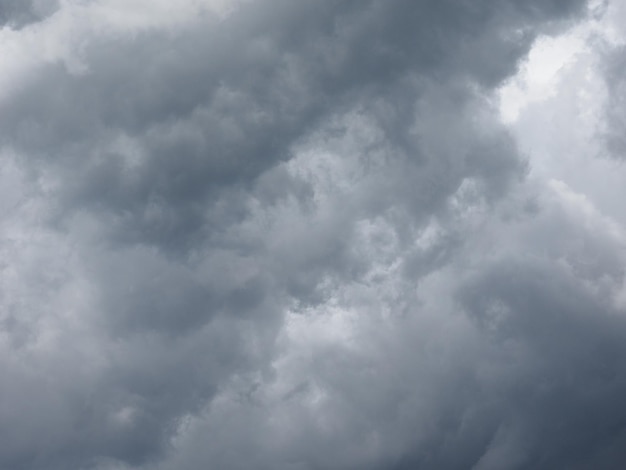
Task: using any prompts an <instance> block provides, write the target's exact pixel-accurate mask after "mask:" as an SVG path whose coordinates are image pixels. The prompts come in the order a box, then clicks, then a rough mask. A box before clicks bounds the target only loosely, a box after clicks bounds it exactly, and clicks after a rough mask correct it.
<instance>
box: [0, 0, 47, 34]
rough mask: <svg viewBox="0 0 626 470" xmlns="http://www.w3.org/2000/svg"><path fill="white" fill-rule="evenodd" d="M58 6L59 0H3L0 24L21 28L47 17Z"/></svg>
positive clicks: (0, 8) (0, 7)
mask: <svg viewBox="0 0 626 470" xmlns="http://www.w3.org/2000/svg"><path fill="white" fill-rule="evenodd" d="M58 8H59V2H58V0H2V1H1V2H0V26H8V27H10V28H21V27H24V26H25V25H28V24H32V23H35V22H37V21H41V20H42V19H45V18H46V17H48V16H50V15H51V14H53V13H54V12H55V11H56V10H57V9H58Z"/></svg>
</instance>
